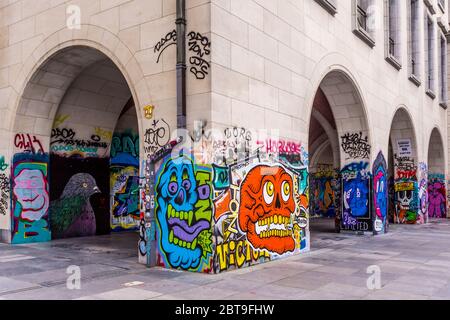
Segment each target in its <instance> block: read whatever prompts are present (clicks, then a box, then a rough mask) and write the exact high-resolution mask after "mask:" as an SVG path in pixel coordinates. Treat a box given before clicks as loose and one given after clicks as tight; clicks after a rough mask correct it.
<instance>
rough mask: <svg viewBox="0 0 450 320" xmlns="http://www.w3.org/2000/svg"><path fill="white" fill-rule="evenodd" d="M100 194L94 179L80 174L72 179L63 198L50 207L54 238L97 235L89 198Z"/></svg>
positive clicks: (54, 201)
mask: <svg viewBox="0 0 450 320" xmlns="http://www.w3.org/2000/svg"><path fill="white" fill-rule="evenodd" d="M95 193H100V189H99V188H98V187H97V184H96V182H95V179H94V177H92V176H91V175H90V174H87V173H78V174H75V175H74V176H72V177H71V178H70V180H69V181H68V182H67V184H66V186H65V187H64V191H63V193H62V195H61V197H60V198H59V199H57V200H53V201H52V202H51V206H50V226H51V230H52V235H53V238H55V239H60V238H69V237H83V236H93V235H95V234H96V221H95V213H94V209H93V208H92V206H91V203H90V201H89V198H90V197H91V196H92V195H93V194H95Z"/></svg>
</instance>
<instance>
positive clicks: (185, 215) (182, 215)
mask: <svg viewBox="0 0 450 320" xmlns="http://www.w3.org/2000/svg"><path fill="white" fill-rule="evenodd" d="M167 215H168V217H169V219H170V218H178V219H180V220H185V221H187V223H188V225H189V226H191V225H192V221H193V218H194V211H192V210H191V211H189V212H188V211H176V210H175V208H174V207H172V206H171V205H169V207H168V208H167Z"/></svg>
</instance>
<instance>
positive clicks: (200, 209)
mask: <svg viewBox="0 0 450 320" xmlns="http://www.w3.org/2000/svg"><path fill="white" fill-rule="evenodd" d="M157 176H158V181H157V183H156V223H157V227H158V234H159V236H160V239H159V252H160V254H161V258H162V260H163V261H164V265H165V266H168V267H171V268H175V269H178V268H180V269H183V270H190V271H197V272H209V270H211V269H212V265H211V262H212V253H213V251H212V214H213V212H212V211H213V207H212V199H211V195H212V186H211V180H212V175H211V168H209V167H207V166H198V165H195V164H194V161H193V159H192V158H191V157H188V156H180V157H178V158H175V159H172V158H170V157H169V158H166V160H165V161H164V163H163V165H162V166H161V169H160V171H159V172H158V174H157Z"/></svg>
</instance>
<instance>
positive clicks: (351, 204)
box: [340, 162, 371, 231]
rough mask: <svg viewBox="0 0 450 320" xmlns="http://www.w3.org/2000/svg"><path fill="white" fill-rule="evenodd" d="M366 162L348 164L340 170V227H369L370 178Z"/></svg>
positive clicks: (354, 229)
mask: <svg viewBox="0 0 450 320" xmlns="http://www.w3.org/2000/svg"><path fill="white" fill-rule="evenodd" d="M368 167H369V164H368V163H367V162H355V163H351V164H348V165H347V166H345V167H344V168H343V169H342V170H341V177H342V192H343V199H342V202H343V210H342V217H340V219H341V228H342V229H343V230H352V231H369V230H370V229H371V213H370V207H371V206H370V203H369V199H370V193H369V192H370V191H369V190H370V178H371V173H370V171H369V170H368Z"/></svg>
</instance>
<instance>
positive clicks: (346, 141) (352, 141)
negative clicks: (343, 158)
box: [341, 132, 370, 159]
mask: <svg viewBox="0 0 450 320" xmlns="http://www.w3.org/2000/svg"><path fill="white" fill-rule="evenodd" d="M341 147H342V150H343V151H344V153H345V154H346V155H347V156H348V157H347V159H367V158H369V155H370V144H369V138H368V137H367V136H366V137H363V134H362V132H359V133H346V134H345V135H343V136H342V137H341Z"/></svg>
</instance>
